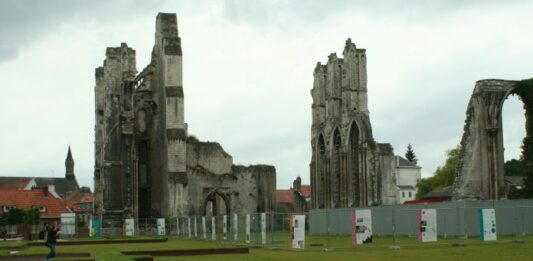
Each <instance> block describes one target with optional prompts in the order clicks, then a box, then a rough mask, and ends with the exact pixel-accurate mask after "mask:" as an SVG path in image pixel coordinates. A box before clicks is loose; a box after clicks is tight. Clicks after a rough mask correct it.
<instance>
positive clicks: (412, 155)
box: [405, 143, 418, 165]
mask: <svg viewBox="0 0 533 261" xmlns="http://www.w3.org/2000/svg"><path fill="white" fill-rule="evenodd" d="M405 158H406V159H407V160H408V161H410V162H412V163H414V164H415V165H416V163H417V162H418V159H417V158H416V155H415V152H414V151H413V147H412V146H411V143H409V145H407V151H406V152H405Z"/></svg>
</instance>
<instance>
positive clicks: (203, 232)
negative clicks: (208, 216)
mask: <svg viewBox="0 0 533 261" xmlns="http://www.w3.org/2000/svg"><path fill="white" fill-rule="evenodd" d="M206 229H207V226H206V225H205V217H202V235H203V238H204V239H207V230H206Z"/></svg>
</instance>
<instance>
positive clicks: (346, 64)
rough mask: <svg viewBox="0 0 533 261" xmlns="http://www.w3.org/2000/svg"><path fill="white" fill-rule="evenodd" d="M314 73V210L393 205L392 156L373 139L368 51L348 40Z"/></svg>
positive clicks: (385, 147) (312, 178)
mask: <svg viewBox="0 0 533 261" xmlns="http://www.w3.org/2000/svg"><path fill="white" fill-rule="evenodd" d="M343 56H344V58H338V57H337V55H336V54H335V53H333V54H331V55H329V57H328V62H327V64H325V65H322V64H321V63H320V62H319V63H318V64H317V66H316V68H315V70H314V84H313V89H312V90H311V95H312V96H313V104H312V127H311V147H312V159H311V164H310V169H311V189H312V191H313V194H312V200H311V201H312V207H313V208H336V207H352V206H356V207H358V206H369V205H377V204H394V203H395V202H396V195H395V194H396V193H395V191H396V187H395V180H394V179H395V177H394V175H393V172H394V171H393V169H394V155H393V149H392V146H391V145H390V144H380V143H376V142H375V141H374V138H373V137H372V127H371V124H370V118H369V112H368V103H367V100H368V97H367V74H366V54H365V49H357V48H356V46H355V44H353V43H352V42H351V40H350V39H348V40H347V41H346V44H345V47H344V51H343Z"/></svg>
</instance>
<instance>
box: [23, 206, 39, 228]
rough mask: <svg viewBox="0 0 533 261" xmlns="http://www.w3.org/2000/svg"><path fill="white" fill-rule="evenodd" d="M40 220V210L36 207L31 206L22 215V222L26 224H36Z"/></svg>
mask: <svg viewBox="0 0 533 261" xmlns="http://www.w3.org/2000/svg"><path fill="white" fill-rule="evenodd" d="M40 221H41V211H39V209H38V208H36V207H32V208H31V209H29V210H28V211H26V214H25V215H24V224H26V225H30V226H31V225H37V224H39V222H40Z"/></svg>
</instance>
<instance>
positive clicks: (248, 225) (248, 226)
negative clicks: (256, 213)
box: [245, 214, 250, 244]
mask: <svg viewBox="0 0 533 261" xmlns="http://www.w3.org/2000/svg"><path fill="white" fill-rule="evenodd" d="M245 225H246V227H245V229H246V230H245V232H246V240H245V241H246V243H248V244H249V243H250V214H246V224H245Z"/></svg>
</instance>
